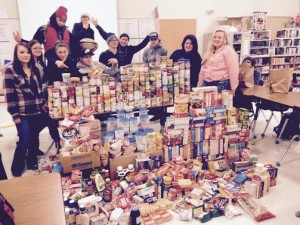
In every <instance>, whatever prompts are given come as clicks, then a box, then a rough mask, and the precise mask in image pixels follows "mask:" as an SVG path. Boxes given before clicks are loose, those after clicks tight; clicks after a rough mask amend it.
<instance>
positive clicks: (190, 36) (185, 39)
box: [181, 34, 198, 52]
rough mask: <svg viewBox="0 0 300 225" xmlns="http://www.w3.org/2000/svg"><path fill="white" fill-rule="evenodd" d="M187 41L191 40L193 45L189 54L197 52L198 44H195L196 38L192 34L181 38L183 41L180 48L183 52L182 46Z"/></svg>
mask: <svg viewBox="0 0 300 225" xmlns="http://www.w3.org/2000/svg"><path fill="white" fill-rule="evenodd" d="M187 40H191V42H192V45H193V49H192V51H191V52H198V42H197V38H196V36H195V35H193V34H188V35H186V36H185V37H184V38H183V41H182V43H181V47H182V49H183V50H184V44H185V42H186V41H187Z"/></svg>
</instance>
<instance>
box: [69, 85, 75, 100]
mask: <svg viewBox="0 0 300 225" xmlns="http://www.w3.org/2000/svg"><path fill="white" fill-rule="evenodd" d="M68 97H69V98H74V97H75V87H74V86H71V85H69V86H68Z"/></svg>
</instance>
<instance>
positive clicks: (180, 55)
mask: <svg viewBox="0 0 300 225" xmlns="http://www.w3.org/2000/svg"><path fill="white" fill-rule="evenodd" d="M170 59H173V62H178V61H179V60H189V61H190V65H191V67H190V87H191V88H193V87H197V83H198V75H199V72H200V69H201V61H202V59H201V56H200V54H199V52H198V42H197V38H196V37H195V35H193V34H188V35H186V36H185V37H184V38H183V41H182V43H181V49H177V50H175V51H174V52H173V53H172V54H171V55H170Z"/></svg>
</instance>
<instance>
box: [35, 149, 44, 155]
mask: <svg viewBox="0 0 300 225" xmlns="http://www.w3.org/2000/svg"><path fill="white" fill-rule="evenodd" d="M36 155H37V156H44V155H45V153H44V152H43V151H42V150H41V149H39V150H37V153H36Z"/></svg>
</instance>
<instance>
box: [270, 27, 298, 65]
mask: <svg viewBox="0 0 300 225" xmlns="http://www.w3.org/2000/svg"><path fill="white" fill-rule="evenodd" d="M273 43H274V55H273V56H272V59H271V68H272V69H279V68H294V70H295V71H299V70H300V28H286V29H283V30H279V31H277V35H276V38H275V40H274V42H273Z"/></svg>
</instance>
